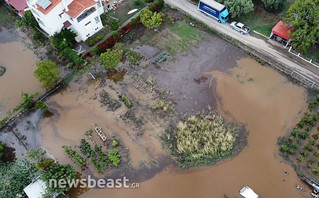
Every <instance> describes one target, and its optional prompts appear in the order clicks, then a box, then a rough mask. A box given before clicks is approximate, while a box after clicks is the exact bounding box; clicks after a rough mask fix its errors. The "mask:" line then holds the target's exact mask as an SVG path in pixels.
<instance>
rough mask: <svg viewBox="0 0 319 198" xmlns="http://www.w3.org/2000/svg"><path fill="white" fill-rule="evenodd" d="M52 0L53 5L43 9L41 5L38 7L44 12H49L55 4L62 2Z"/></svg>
mask: <svg viewBox="0 0 319 198" xmlns="http://www.w3.org/2000/svg"><path fill="white" fill-rule="evenodd" d="M50 1H51V5H49V7H47V9H43V8H42V7H41V6H39V5H37V9H38V10H39V11H40V12H42V13H43V14H48V13H49V12H50V11H51V10H52V9H53V8H54V7H55V6H57V5H58V4H59V3H60V2H61V0H50Z"/></svg>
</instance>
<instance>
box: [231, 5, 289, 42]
mask: <svg viewBox="0 0 319 198" xmlns="http://www.w3.org/2000/svg"><path fill="white" fill-rule="evenodd" d="M294 2H295V0H287V1H285V2H284V5H283V8H282V10H281V11H280V12H278V13H269V12H267V11H265V10H264V8H263V5H262V4H261V3H260V2H258V1H257V2H255V10H254V12H251V13H249V14H247V15H245V16H241V17H239V18H236V19H234V20H236V21H240V22H242V23H244V24H246V25H247V26H248V27H250V28H251V30H255V31H257V32H259V33H261V34H263V35H265V36H267V37H268V36H269V35H270V33H271V30H272V28H273V27H274V26H275V25H276V24H277V23H278V21H280V20H282V19H283V18H284V17H285V14H286V12H287V10H288V9H289V7H290V5H292V4H293V3H294Z"/></svg>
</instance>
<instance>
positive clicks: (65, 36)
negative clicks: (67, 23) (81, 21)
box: [51, 28, 76, 52]
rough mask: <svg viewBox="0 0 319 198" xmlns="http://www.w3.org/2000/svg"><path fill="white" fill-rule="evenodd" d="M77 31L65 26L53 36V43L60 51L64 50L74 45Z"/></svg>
mask: <svg viewBox="0 0 319 198" xmlns="http://www.w3.org/2000/svg"><path fill="white" fill-rule="evenodd" d="M75 37H76V33H74V32H72V31H71V30H68V29H66V28H63V29H62V30H61V31H60V32H59V33H55V34H54V35H53V36H52V37H51V44H52V45H53V47H54V48H56V49H57V50H58V51H60V52H62V51H63V50H64V49H65V48H68V47H72V43H73V42H74V38H75Z"/></svg>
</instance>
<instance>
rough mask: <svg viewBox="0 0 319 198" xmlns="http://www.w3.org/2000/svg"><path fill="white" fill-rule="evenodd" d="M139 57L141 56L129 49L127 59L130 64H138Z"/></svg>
mask: <svg viewBox="0 0 319 198" xmlns="http://www.w3.org/2000/svg"><path fill="white" fill-rule="evenodd" d="M141 59H142V56H141V55H140V54H139V53H137V52H135V51H133V50H131V51H130V52H129V54H128V60H129V61H130V64H131V65H138V64H139V63H140V60H141Z"/></svg>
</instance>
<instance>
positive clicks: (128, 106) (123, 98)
mask: <svg viewBox="0 0 319 198" xmlns="http://www.w3.org/2000/svg"><path fill="white" fill-rule="evenodd" d="M119 97H120V99H121V100H122V101H123V102H124V104H125V106H126V107H127V108H131V107H132V106H133V104H132V103H131V101H130V99H128V98H127V97H126V96H124V95H120V96H119Z"/></svg>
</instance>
